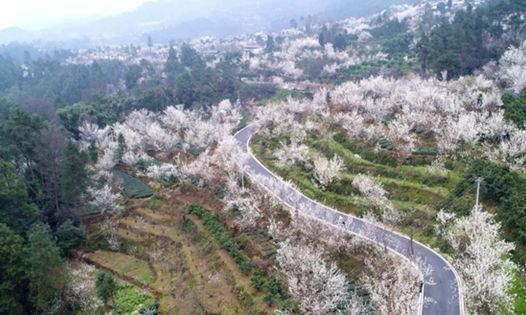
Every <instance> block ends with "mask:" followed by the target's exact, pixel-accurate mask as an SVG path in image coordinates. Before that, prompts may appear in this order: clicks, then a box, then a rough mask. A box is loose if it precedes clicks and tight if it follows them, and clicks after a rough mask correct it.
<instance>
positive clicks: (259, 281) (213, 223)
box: [186, 204, 292, 308]
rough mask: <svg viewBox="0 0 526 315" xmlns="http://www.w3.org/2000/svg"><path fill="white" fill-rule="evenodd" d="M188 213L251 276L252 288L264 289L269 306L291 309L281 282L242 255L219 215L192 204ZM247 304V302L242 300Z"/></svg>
mask: <svg viewBox="0 0 526 315" xmlns="http://www.w3.org/2000/svg"><path fill="white" fill-rule="evenodd" d="M186 211H187V213H189V214H192V215H195V216H197V217H198V218H199V219H201V220H203V224H204V225H205V227H206V228H207V229H208V230H209V231H210V232H211V233H212V235H213V236H214V239H215V240H216V241H217V242H218V243H219V244H220V245H221V247H222V248H223V249H224V250H226V251H227V252H228V254H229V255H230V257H232V259H234V261H235V262H236V264H237V265H238V267H239V269H240V270H241V272H242V273H243V274H245V275H250V274H251V273H252V276H251V279H250V280H251V283H252V286H253V287H254V288H255V289H257V290H260V289H262V288H264V289H265V291H266V292H267V294H266V296H265V298H264V300H265V302H266V303H267V304H277V303H279V304H280V305H281V306H283V307H286V308H288V307H291V305H292V303H291V302H290V301H289V299H288V297H287V295H286V294H285V292H284V290H283V286H282V284H281V282H280V281H279V280H278V279H276V278H275V277H273V276H269V275H266V273H265V272H264V271H263V270H260V269H257V267H255V266H254V265H253V264H252V262H251V261H250V260H249V259H248V258H247V257H246V256H245V255H244V254H243V253H242V251H241V246H240V245H239V243H238V242H236V241H235V240H234V239H233V238H232V236H231V235H230V233H229V232H228V230H227V229H226V228H225V227H224V226H223V223H222V222H221V220H220V218H219V215H218V214H217V213H215V212H211V211H207V210H205V209H204V208H203V207H201V206H200V205H196V204H191V205H189V206H188V207H187V208H186ZM242 301H243V303H245V302H246V301H245V300H242Z"/></svg>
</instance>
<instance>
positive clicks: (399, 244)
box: [235, 124, 464, 315]
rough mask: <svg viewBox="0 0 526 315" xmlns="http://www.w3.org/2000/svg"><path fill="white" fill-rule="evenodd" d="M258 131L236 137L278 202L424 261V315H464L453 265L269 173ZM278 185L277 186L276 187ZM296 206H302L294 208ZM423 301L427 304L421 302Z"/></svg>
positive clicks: (254, 171)
mask: <svg viewBox="0 0 526 315" xmlns="http://www.w3.org/2000/svg"><path fill="white" fill-rule="evenodd" d="M257 131H258V127H257V125H256V124H251V125H248V126H247V127H245V128H243V129H241V130H240V131H238V132H237V133H236V134H235V138H236V140H237V141H238V143H239V145H240V146H241V148H242V150H243V151H245V152H247V153H248V154H249V159H248V161H247V168H248V169H247V172H249V173H250V174H252V175H259V176H263V178H265V179H268V180H270V181H272V183H273V184H272V185H273V187H272V188H271V187H267V188H269V191H271V192H272V193H273V194H275V195H276V197H277V198H278V199H280V200H281V201H282V202H283V203H285V204H287V205H288V206H289V207H292V208H295V210H297V211H300V212H301V211H302V209H311V210H310V212H309V213H306V214H307V215H309V216H312V217H315V218H316V219H319V220H321V221H323V222H325V223H328V224H331V225H333V226H337V227H338V228H343V229H345V230H347V231H348V232H349V233H351V234H354V235H357V236H358V237H361V238H364V239H366V240H369V241H372V242H376V243H378V244H380V245H381V246H386V247H387V248H388V249H390V250H391V251H392V252H394V253H396V254H398V255H399V256H401V257H403V258H405V259H407V260H409V261H411V262H414V261H420V262H425V265H426V266H428V267H431V268H426V269H427V272H422V271H421V272H422V276H423V277H424V285H423V292H422V294H421V298H420V303H421V305H420V313H421V314H424V315H463V314H464V305H463V300H462V295H461V294H460V290H459V288H460V280H459V277H458V275H457V273H456V271H455V270H454V268H453V267H452V266H451V264H449V263H448V262H447V261H446V260H445V259H444V258H443V257H442V256H440V255H439V254H438V253H437V252H435V251H434V250H432V249H431V248H429V247H427V246H425V245H423V244H421V243H419V242H416V241H414V242H413V246H412V247H413V248H412V249H411V248H410V247H411V245H410V244H411V242H410V239H409V238H408V237H407V236H404V235H401V234H399V233H397V232H393V231H389V230H386V229H384V228H382V227H380V226H377V225H375V224H373V223H370V222H367V221H365V220H362V219H360V218H357V217H354V216H350V215H347V214H344V213H342V212H339V211H337V210H335V209H332V208H329V207H327V206H324V205H322V204H320V203H318V202H316V201H314V200H311V199H309V198H308V197H306V196H305V195H303V194H302V193H301V192H300V191H298V190H296V189H294V188H293V187H291V186H290V185H289V184H287V183H286V182H284V181H283V180H282V179H281V178H280V177H279V176H277V175H275V174H273V173H272V172H271V171H270V170H268V169H267V168H266V167H265V166H264V165H263V164H262V163H261V162H259V161H258V160H257V158H256V157H255V156H254V154H252V152H251V150H250V148H249V142H250V139H251V138H252V136H253V135H254V134H255V133H256V132H257ZM270 181H269V182H270ZM276 185H278V187H276ZM276 188H278V189H276ZM293 205H301V206H300V207H294V206H293ZM420 265H422V264H420ZM422 301H426V302H425V303H422ZM422 304H423V305H422Z"/></svg>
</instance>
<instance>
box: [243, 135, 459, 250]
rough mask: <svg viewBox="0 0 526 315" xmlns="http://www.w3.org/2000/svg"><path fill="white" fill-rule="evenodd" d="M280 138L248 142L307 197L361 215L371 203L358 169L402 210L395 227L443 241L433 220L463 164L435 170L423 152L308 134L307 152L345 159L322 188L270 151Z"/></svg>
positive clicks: (449, 163)
mask: <svg viewBox="0 0 526 315" xmlns="http://www.w3.org/2000/svg"><path fill="white" fill-rule="evenodd" d="M280 140H281V141H282V139H268V138H262V137H261V136H258V135H256V136H255V137H254V138H253V140H252V142H251V146H252V150H253V152H254V153H255V154H256V155H257V156H258V158H259V159H260V160H261V161H263V162H264V163H265V164H266V166H267V167H269V168H270V169H271V170H273V171H275V172H276V173H277V174H279V175H280V176H281V177H283V178H285V179H290V180H292V181H293V182H294V183H295V184H296V185H297V186H298V188H300V189H301V190H302V192H303V193H305V195H307V196H308V197H310V198H313V199H316V200H318V201H320V202H322V203H325V204H327V205H329V206H332V207H334V208H337V209H339V210H341V211H343V212H347V213H352V214H355V215H359V216H360V215H363V214H364V213H365V212H366V211H367V210H368V207H369V205H368V202H367V201H366V200H365V199H364V198H363V197H362V196H360V193H359V192H358V191H357V190H356V189H355V188H354V187H353V186H352V181H353V179H354V177H355V176H357V175H359V174H365V175H368V176H371V177H374V178H376V179H377V180H378V181H379V182H381V183H382V185H383V186H384V188H385V189H386V190H387V191H388V192H389V199H390V200H391V201H392V202H393V204H394V206H395V207H396V208H397V209H398V210H400V211H401V212H402V213H403V214H404V219H403V221H402V222H400V224H399V229H400V230H401V231H402V232H403V233H405V234H408V235H414V236H415V238H417V239H419V240H421V241H424V242H425V243H427V244H432V245H435V246H437V247H440V246H441V245H442V243H441V241H440V240H438V239H437V238H436V237H435V235H434V228H433V224H432V222H433V221H434V217H435V215H436V213H437V211H438V210H439V208H440V206H447V205H448V204H447V202H448V196H449V194H450V191H451V190H452V189H453V188H454V187H455V186H456V185H457V183H458V182H459V181H460V175H459V174H461V172H462V167H463V166H462V164H460V163H457V162H452V161H447V163H446V167H447V169H446V170H443V171H441V172H437V171H434V170H432V169H430V168H428V167H427V166H424V164H425V163H429V162H430V161H432V159H431V158H430V157H428V156H425V155H420V156H415V157H413V159H412V160H410V161H406V162H405V163H398V162H397V161H396V160H395V159H394V158H393V157H392V156H391V155H390V152H389V151H387V150H380V151H375V150H374V148H369V147H367V146H366V145H364V144H361V143H355V142H351V141H350V140H349V139H348V138H345V137H342V136H341V135H340V134H336V136H334V137H331V138H325V139H320V138H317V137H310V138H308V139H307V145H308V147H309V154H310V155H312V156H316V155H324V156H326V157H328V158H331V157H332V156H334V155H335V154H337V155H339V156H340V157H342V158H343V160H344V163H345V170H344V172H343V173H342V175H341V179H340V181H339V182H337V183H334V184H332V185H330V186H329V187H328V188H327V189H326V190H320V189H319V188H318V187H317V186H316V185H315V184H314V183H313V179H312V177H311V174H310V172H309V171H308V170H307V169H306V168H305V166H303V165H302V166H300V165H295V166H292V167H290V166H285V165H283V164H281V163H280V162H279V161H278V160H277V159H276V158H275V157H274V152H275V150H276V149H277V148H279V146H280V144H279V143H280Z"/></svg>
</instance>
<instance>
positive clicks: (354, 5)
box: [0, 0, 420, 46]
mask: <svg viewBox="0 0 526 315" xmlns="http://www.w3.org/2000/svg"><path fill="white" fill-rule="evenodd" d="M417 2H420V0H370V1H363V0H257V1H254V0H201V1H184V0H158V1H153V2H147V3H145V4H143V5H142V6H140V7H139V8H137V9H136V10H134V11H131V12H127V13H123V14H120V15H117V16H113V17H106V18H102V19H96V20H88V21H84V22H79V23H69V24H67V25H62V26H59V27H55V28H53V29H50V30H43V31H39V32H27V31H24V30H22V29H19V28H11V29H5V30H2V31H0V44H6V43H9V42H12V41H21V42H29V41H39V42H55V43H65V44H64V45H65V46H68V43H69V44H70V45H73V46H79V45H80V46H82V45H84V46H94V45H107V44H127V43H144V42H145V38H146V37H147V36H148V35H151V36H152V37H153V38H154V41H156V42H169V41H170V40H179V39H189V38H194V37H198V36H204V35H210V36H217V37H225V36H231V35H236V34H240V33H252V32H258V31H272V30H276V29H279V28H284V27H288V26H289V25H290V21H291V19H296V20H297V21H298V22H299V23H300V24H301V20H302V17H303V18H305V17H306V16H309V15H312V16H314V17H316V19H317V20H318V21H320V20H321V21H325V20H327V21H328V20H334V19H341V18H345V17H350V16H355V17H356V16H367V15H370V14H373V13H376V12H378V11H381V10H383V9H386V8H387V7H389V6H391V5H395V4H403V3H417Z"/></svg>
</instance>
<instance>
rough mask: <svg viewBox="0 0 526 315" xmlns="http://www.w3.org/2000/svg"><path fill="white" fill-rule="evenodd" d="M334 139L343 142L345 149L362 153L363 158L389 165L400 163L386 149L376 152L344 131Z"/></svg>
mask: <svg viewBox="0 0 526 315" xmlns="http://www.w3.org/2000/svg"><path fill="white" fill-rule="evenodd" d="M334 141H336V142H338V143H339V144H341V145H342V146H343V147H344V148H345V149H347V150H349V151H351V152H353V153H355V154H358V155H360V156H361V157H362V158H363V159H365V160H367V161H370V162H374V163H378V164H383V165H388V166H397V165H398V161H397V160H396V158H395V157H394V156H393V155H392V154H391V153H389V152H384V151H378V152H375V151H374V150H373V149H371V148H370V147H368V146H367V145H365V144H363V143H359V142H356V141H352V140H351V139H349V137H347V136H346V135H344V134H343V133H338V134H336V135H335V136H334Z"/></svg>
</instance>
